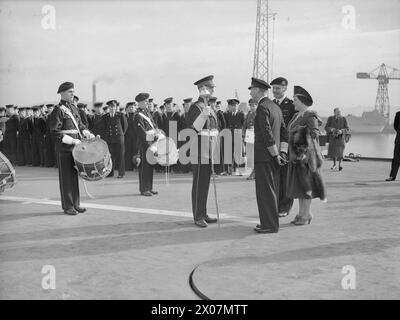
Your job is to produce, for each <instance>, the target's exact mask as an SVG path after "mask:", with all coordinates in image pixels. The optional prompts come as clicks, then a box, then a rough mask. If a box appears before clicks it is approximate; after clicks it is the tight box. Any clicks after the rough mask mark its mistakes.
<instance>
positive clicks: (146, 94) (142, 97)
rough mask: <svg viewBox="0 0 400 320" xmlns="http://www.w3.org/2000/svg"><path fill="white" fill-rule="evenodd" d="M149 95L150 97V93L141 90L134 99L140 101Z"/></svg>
mask: <svg viewBox="0 0 400 320" xmlns="http://www.w3.org/2000/svg"><path fill="white" fill-rule="evenodd" d="M149 97H150V95H149V94H148V93H145V92H141V93H139V94H138V95H137V96H136V97H135V101H136V102H141V101H144V100H146V99H148V98H149Z"/></svg>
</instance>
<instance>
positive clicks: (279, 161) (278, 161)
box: [272, 156, 286, 167]
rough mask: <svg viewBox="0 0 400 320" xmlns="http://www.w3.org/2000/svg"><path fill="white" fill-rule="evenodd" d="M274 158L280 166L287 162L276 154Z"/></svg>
mask: <svg viewBox="0 0 400 320" xmlns="http://www.w3.org/2000/svg"><path fill="white" fill-rule="evenodd" d="M272 159H273V161H274V163H275V164H276V165H277V166H279V167H281V166H284V165H285V164H286V162H285V160H283V158H282V157H281V156H275V157H273V158H272Z"/></svg>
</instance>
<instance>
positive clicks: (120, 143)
mask: <svg viewBox="0 0 400 320" xmlns="http://www.w3.org/2000/svg"><path fill="white" fill-rule="evenodd" d="M107 105H108V106H109V107H110V112H109V113H106V114H105V115H103V118H102V120H101V121H102V124H101V132H102V135H101V137H102V138H103V139H104V140H105V141H106V142H107V145H108V148H109V150H110V153H111V159H112V162H113V168H112V170H111V172H110V174H109V175H108V177H113V176H114V168H116V169H118V178H123V176H124V175H125V141H124V140H125V132H126V130H127V129H128V122H127V120H126V117H125V116H124V115H123V114H121V113H119V112H117V103H116V101H115V100H110V101H107Z"/></svg>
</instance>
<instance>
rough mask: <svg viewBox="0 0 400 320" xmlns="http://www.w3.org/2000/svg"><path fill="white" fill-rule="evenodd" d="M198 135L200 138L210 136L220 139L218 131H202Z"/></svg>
mask: <svg viewBox="0 0 400 320" xmlns="http://www.w3.org/2000/svg"><path fill="white" fill-rule="evenodd" d="M198 135H200V136H207V137H208V136H210V137H218V130H216V129H213V130H205V129H203V130H200V131H199V133H198Z"/></svg>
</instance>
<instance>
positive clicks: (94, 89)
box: [92, 82, 96, 105]
mask: <svg viewBox="0 0 400 320" xmlns="http://www.w3.org/2000/svg"><path fill="white" fill-rule="evenodd" d="M92 100H93V101H92V102H93V105H94V104H95V103H96V82H93V84H92Z"/></svg>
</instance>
